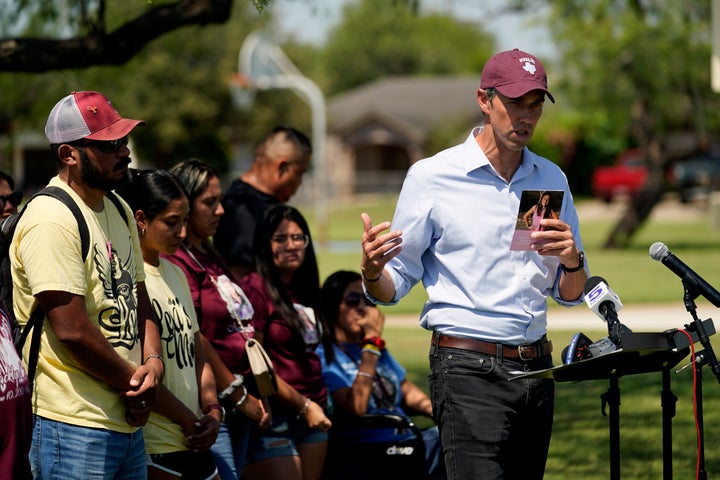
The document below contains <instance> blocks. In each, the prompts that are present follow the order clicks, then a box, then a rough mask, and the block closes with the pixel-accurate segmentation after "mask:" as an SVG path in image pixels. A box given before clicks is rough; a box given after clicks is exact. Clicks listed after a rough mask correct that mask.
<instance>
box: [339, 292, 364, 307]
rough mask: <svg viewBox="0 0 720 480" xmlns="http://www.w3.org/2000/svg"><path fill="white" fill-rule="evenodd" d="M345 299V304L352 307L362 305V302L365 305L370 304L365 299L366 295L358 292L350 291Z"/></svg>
mask: <svg viewBox="0 0 720 480" xmlns="http://www.w3.org/2000/svg"><path fill="white" fill-rule="evenodd" d="M343 301H344V302H345V305H347V306H348V307H351V308H355V307H357V306H358V305H360V302H363V303H364V304H365V305H367V304H368V301H367V300H365V296H364V295H363V294H361V293H358V292H348V294H347V295H345V297H344V298H343Z"/></svg>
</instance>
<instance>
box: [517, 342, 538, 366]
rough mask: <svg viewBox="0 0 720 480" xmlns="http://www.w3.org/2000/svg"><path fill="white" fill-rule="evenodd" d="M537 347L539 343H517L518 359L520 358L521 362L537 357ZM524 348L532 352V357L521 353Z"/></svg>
mask: <svg viewBox="0 0 720 480" xmlns="http://www.w3.org/2000/svg"><path fill="white" fill-rule="evenodd" d="M538 347H539V345H518V347H517V350H518V356H519V357H520V360H522V361H523V362H529V361H530V360H533V359H535V358H537V357H538V352H537V348H538ZM526 349H528V350H530V351H531V352H533V353H534V355H533V356H532V357H526V356H525V355H523V352H524V351H525V350H526Z"/></svg>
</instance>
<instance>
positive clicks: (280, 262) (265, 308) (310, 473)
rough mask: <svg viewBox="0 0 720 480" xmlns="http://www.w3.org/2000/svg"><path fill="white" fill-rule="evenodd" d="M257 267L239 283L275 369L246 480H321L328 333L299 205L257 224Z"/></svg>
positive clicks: (277, 209) (280, 208) (274, 210)
mask: <svg viewBox="0 0 720 480" xmlns="http://www.w3.org/2000/svg"><path fill="white" fill-rule="evenodd" d="M254 253H255V265H256V269H257V271H256V272H253V273H250V274H248V275H246V276H244V277H243V278H242V280H241V281H240V286H241V287H242V289H243V291H244V292H245V293H246V294H247V296H248V298H249V299H250V303H252V306H253V310H254V312H255V313H254V314H253V320H252V322H253V326H254V327H255V338H256V339H258V340H259V341H260V343H262V345H263V347H264V348H265V350H266V351H267V353H268V355H269V357H270V359H271V360H272V363H273V365H274V367H275V373H276V375H277V377H278V380H279V381H278V392H277V394H275V395H273V396H271V397H270V398H269V400H270V406H271V410H272V426H271V427H270V428H269V429H268V430H258V429H255V430H254V431H253V432H252V434H251V441H250V451H249V456H248V464H247V466H246V467H245V470H244V471H243V478H246V479H281V480H317V479H318V478H320V474H321V473H322V468H323V462H324V460H325V454H326V449H327V430H328V429H329V428H330V427H331V423H330V420H329V419H328V418H327V416H326V415H325V407H326V406H327V390H326V388H325V384H324V383H323V380H322V370H321V366H320V359H319V358H318V356H317V354H316V353H315V348H316V346H317V345H318V344H319V343H321V342H322V341H323V339H325V341H326V343H328V344H329V339H327V336H326V335H325V331H326V329H324V328H323V327H322V325H321V322H320V321H319V319H318V317H317V316H316V314H315V308H316V307H317V303H318V297H319V293H320V280H319V277H318V268H317V261H316V259H315V250H314V249H313V245H312V242H311V241H310V231H309V229H308V225H307V222H306V221H305V219H304V218H303V216H302V215H301V214H300V212H298V211H297V210H296V209H295V208H293V207H290V206H286V205H276V206H273V207H270V208H269V209H268V210H266V211H265V214H264V215H263V218H262V219H261V221H260V223H258V225H257V227H256V230H255V242H254Z"/></svg>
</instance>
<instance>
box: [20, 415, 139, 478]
mask: <svg viewBox="0 0 720 480" xmlns="http://www.w3.org/2000/svg"><path fill="white" fill-rule="evenodd" d="M33 422H34V428H33V439H32V444H31V446H30V466H31V468H32V473H33V476H34V477H35V480H42V479H52V480H56V479H65V478H67V479H72V480H74V479H77V478H82V479H86V480H96V479H97V480H100V479H108V480H109V479H113V480H120V479H127V480H136V479H141V480H142V479H146V478H147V466H146V462H145V441H144V440H143V434H142V430H138V431H137V432H135V433H120V432H113V431H111V430H103V429H99V428H88V427H79V426H77V425H70V424H67V423H63V422H56V421H54V420H49V419H47V418H43V417H39V416H37V415H35V416H34V418H33Z"/></svg>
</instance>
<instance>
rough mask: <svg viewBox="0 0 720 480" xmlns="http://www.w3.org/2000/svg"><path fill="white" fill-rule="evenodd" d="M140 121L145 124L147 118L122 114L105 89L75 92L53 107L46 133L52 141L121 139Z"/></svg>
mask: <svg viewBox="0 0 720 480" xmlns="http://www.w3.org/2000/svg"><path fill="white" fill-rule="evenodd" d="M138 125H145V122H144V121H143V120H133V119H130V118H122V117H121V116H120V114H119V113H118V112H117V110H115V107H113V106H112V104H111V103H110V101H109V100H108V99H107V98H105V95H103V94H102V93H99V92H93V91H85V92H73V93H71V94H70V95H68V96H67V97H65V98H63V99H62V100H60V101H59V102H58V103H57V104H56V105H55V106H54V107H53V109H52V110H51V111H50V115H49V116H48V120H47V123H46V124H45V135H46V136H47V138H48V140H50V143H51V144H58V143H68V142H73V141H75V140H80V139H81V138H87V139H88V140H105V141H107V140H117V139H118V138H122V137H124V136H126V135H127V134H129V133H130V132H131V131H132V129H133V128H135V127H136V126H138Z"/></svg>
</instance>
